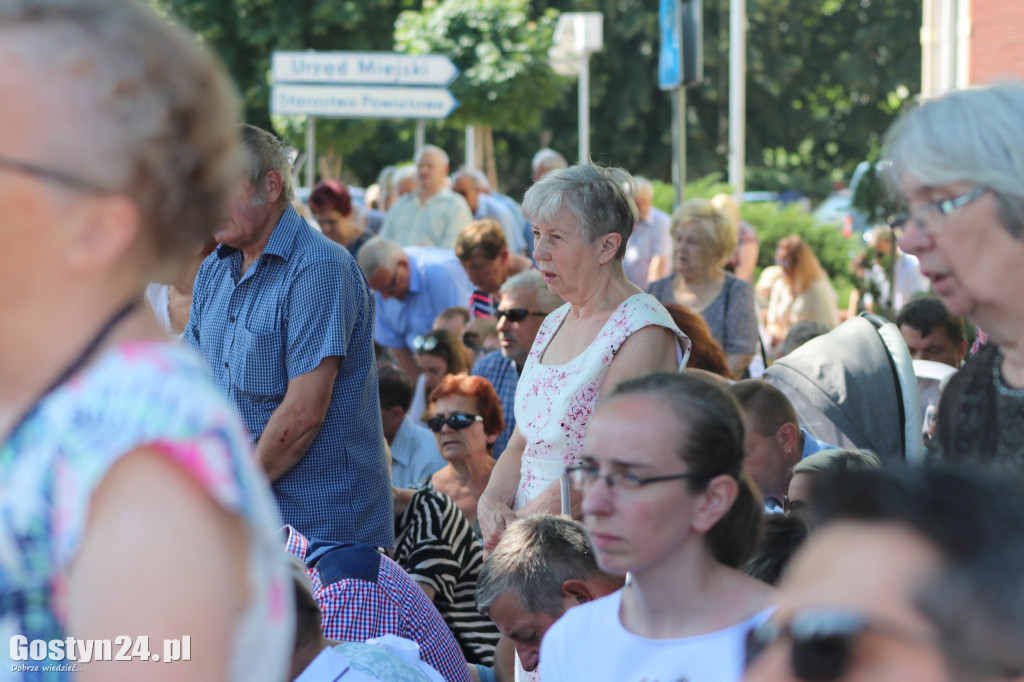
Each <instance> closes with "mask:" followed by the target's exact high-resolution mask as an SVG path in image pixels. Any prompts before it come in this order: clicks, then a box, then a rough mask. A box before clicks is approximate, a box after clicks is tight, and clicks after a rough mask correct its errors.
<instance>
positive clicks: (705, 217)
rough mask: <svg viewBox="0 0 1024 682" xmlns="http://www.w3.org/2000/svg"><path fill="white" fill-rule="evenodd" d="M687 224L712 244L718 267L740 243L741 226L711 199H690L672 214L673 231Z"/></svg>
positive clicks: (712, 254)
mask: <svg viewBox="0 0 1024 682" xmlns="http://www.w3.org/2000/svg"><path fill="white" fill-rule="evenodd" d="M686 223H693V224H694V225H697V226H698V227H699V228H700V231H701V232H702V233H703V234H704V236H705V238H707V240H708V242H709V243H710V244H711V257H712V258H713V259H714V262H715V264H716V265H723V264H724V263H725V262H726V261H727V260H729V256H730V255H731V254H732V252H733V250H735V249H736V245H737V244H738V243H739V224H738V223H737V222H736V219H735V218H733V216H732V214H731V213H729V212H728V211H727V210H723V209H720V208H717V207H716V206H715V205H714V203H713V202H712V201H711V200H710V199H690V200H688V201H684V202H683V203H681V204H680V205H679V208H677V209H676V210H675V212H674V213H673V214H672V221H671V223H670V225H671V228H670V229H671V231H672V235H673V237H674V236H675V233H676V230H677V229H678V228H680V227H681V226H683V225H685V224H686Z"/></svg>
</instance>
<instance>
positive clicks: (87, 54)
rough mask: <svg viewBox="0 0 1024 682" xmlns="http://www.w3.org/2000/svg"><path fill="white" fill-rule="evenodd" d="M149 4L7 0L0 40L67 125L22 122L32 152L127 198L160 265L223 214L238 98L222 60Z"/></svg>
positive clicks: (236, 163) (233, 162)
mask: <svg viewBox="0 0 1024 682" xmlns="http://www.w3.org/2000/svg"><path fill="white" fill-rule="evenodd" d="M148 4H149V3H141V2H130V1H128V0H77V1H76V2H68V1H66V0H22V1H18V0H15V1H14V2H11V1H9V0H8V1H6V2H3V3H0V45H3V50H4V52H8V53H10V52H14V53H16V54H19V55H20V56H21V57H22V59H23V60H24V62H25V63H26V64H28V65H29V66H28V68H29V69H31V70H32V71H34V72H35V73H36V74H38V79H37V81H36V85H35V86H34V90H35V91H36V92H37V93H39V94H38V96H39V97H40V102H41V104H42V106H46V107H48V108H50V109H51V110H52V111H56V112H59V114H60V115H61V116H63V121H64V122H65V123H66V125H56V126H49V127H46V128H45V129H44V128H43V126H41V125H40V126H34V127H32V129H29V130H25V131H23V134H25V135H27V136H29V139H33V140H35V141H36V142H37V146H36V148H37V149H38V150H39V152H40V154H41V156H42V158H40V159H34V160H36V161H38V162H40V163H49V164H52V165H55V166H59V168H60V170H63V171H64V172H66V173H69V174H73V175H77V176H80V177H82V178H85V179H88V181H89V182H91V183H92V184H94V185H96V186H98V187H101V188H103V189H105V190H109V191H111V192H113V193H117V194H121V195H124V196H127V197H129V198H130V199H131V200H132V201H133V202H134V203H135V205H136V206H137V208H138V210H139V214H140V221H139V222H140V224H141V227H142V230H143V231H144V233H145V235H146V238H147V239H148V240H149V241H150V242H151V248H152V250H153V252H154V254H156V258H154V264H155V263H156V261H157V260H160V261H168V260H170V261H172V262H173V261H174V260H177V259H179V258H183V257H185V256H187V255H189V254H191V253H193V252H194V251H195V250H196V248H197V246H198V245H199V244H201V243H202V242H203V241H204V240H205V239H207V238H208V237H209V235H210V233H211V231H212V229H213V228H214V226H216V225H217V224H218V222H219V221H220V220H221V217H222V215H223V211H224V206H225V204H226V202H227V199H228V197H229V195H230V193H231V191H232V190H233V188H234V185H235V183H236V182H237V180H238V173H239V170H240V169H241V157H240V153H239V146H238V135H237V125H238V121H239V118H238V115H239V111H240V103H239V99H238V95H237V93H236V92H235V90H234V87H233V85H232V83H231V80H230V78H229V77H228V75H227V73H226V71H225V70H224V69H223V67H222V66H221V65H220V64H219V62H218V61H217V60H216V59H215V58H214V57H213V56H212V55H211V54H210V53H208V52H207V51H206V50H204V49H202V48H201V47H200V46H199V45H197V43H196V41H195V40H194V39H193V38H192V37H191V36H190V35H188V34H187V33H186V32H185V31H184V30H182V29H180V28H179V27H177V26H176V25H174V24H172V23H171V22H169V21H167V20H166V19H164V18H162V17H160V16H159V15H157V14H156V13H155V12H154V11H152V10H151V9H150V8H149V7H148V6H147V5H148ZM47 157H49V158H47ZM58 160H59V163H58Z"/></svg>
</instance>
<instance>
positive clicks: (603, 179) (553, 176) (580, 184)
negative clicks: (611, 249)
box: [523, 163, 639, 260]
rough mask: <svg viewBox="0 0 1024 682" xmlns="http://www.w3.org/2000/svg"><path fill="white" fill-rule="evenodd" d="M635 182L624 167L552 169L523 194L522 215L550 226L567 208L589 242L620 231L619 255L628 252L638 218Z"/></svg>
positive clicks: (581, 166) (588, 166)
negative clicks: (628, 244)
mask: <svg viewBox="0 0 1024 682" xmlns="http://www.w3.org/2000/svg"><path fill="white" fill-rule="evenodd" d="M634 196H636V184H635V183H634V182H633V178H632V176H631V175H630V174H629V173H627V172H626V171H625V170H623V169H621V168H605V167H603V166H595V165H593V164H589V163H586V164H579V165H576V166H571V167H569V168H562V169H560V170H553V171H551V172H550V173H546V174H545V175H544V177H542V178H541V179H540V180H538V181H537V182H535V183H534V184H533V186H532V187H530V189H528V190H527V191H526V196H524V197H523V215H525V216H526V218H527V220H529V221H530V222H532V223H534V224H544V225H550V224H553V223H554V222H556V221H558V220H560V219H561V217H562V216H561V214H562V212H563V211H568V212H569V214H570V215H571V216H572V217H573V219H574V220H575V221H576V227H578V228H579V229H580V230H582V231H583V235H584V237H585V238H586V239H587V241H589V242H593V241H594V240H596V239H598V238H600V237H603V236H604V235H606V234H612V233H617V234H619V235H621V236H622V243H621V244H619V250H618V253H617V254H616V257H617V258H618V259H619V260H622V257H623V256H625V255H626V242H628V241H629V236H630V235H631V234H632V233H633V226H634V225H636V221H637V220H639V213H638V211H637V208H636V201H635V200H634V199H633V197H634Z"/></svg>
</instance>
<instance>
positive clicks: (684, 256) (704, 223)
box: [648, 199, 757, 377]
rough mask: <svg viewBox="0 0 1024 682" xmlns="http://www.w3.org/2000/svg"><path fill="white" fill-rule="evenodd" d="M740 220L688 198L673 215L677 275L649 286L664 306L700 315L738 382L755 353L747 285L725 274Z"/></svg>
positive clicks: (706, 202)
mask: <svg viewBox="0 0 1024 682" xmlns="http://www.w3.org/2000/svg"><path fill="white" fill-rule="evenodd" d="M736 230H737V226H736V220H735V219H734V218H733V217H732V215H731V214H730V213H728V212H727V211H724V210H721V209H718V208H716V207H715V206H714V204H713V203H712V202H711V201H709V200H708V199H690V200H689V201H686V202H683V204H682V205H680V206H679V208H678V209H676V211H675V213H673V214H672V222H671V234H672V256H673V261H674V265H675V272H674V273H673V274H671V275H669V276H668V277H665V278H664V279H659V280H657V281H655V282H652V283H651V286H650V288H649V289H648V291H649V292H650V293H651V294H652V295H653V296H654V297H655V298H657V299H658V300H659V301H661V302H662V303H676V304H678V305H681V306H683V307H685V308H689V309H690V310H692V311H693V312H695V313H700V314H701V316H703V318H704V321H705V322H707V323H708V327H709V328H710V329H711V336H713V337H714V339H715V341H717V342H718V343H719V344H720V345H721V346H722V350H724V351H725V361H726V363H727V364H728V365H729V371H730V372H731V373H732V375H733V376H734V377H742V376H743V374H744V372H746V371H747V367H748V366H749V365H750V361H751V360H752V359H753V358H754V353H756V352H757V313H756V312H755V310H754V290H753V288H752V287H751V286H750V283H749V282H745V281H743V280H742V279H740V278H738V277H736V276H735V275H733V274H732V273H731V272H726V270H725V264H726V262H727V261H728V260H729V256H730V254H732V252H733V250H734V249H735V248H736V240H737V236H736V234H737V232H736Z"/></svg>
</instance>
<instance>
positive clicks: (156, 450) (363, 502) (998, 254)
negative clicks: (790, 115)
mask: <svg viewBox="0 0 1024 682" xmlns="http://www.w3.org/2000/svg"><path fill="white" fill-rule="evenodd" d="M0 65H2V66H3V68H2V69H0V83H2V84H3V85H4V86H6V88H7V89H8V90H9V91H11V92H17V93H18V97H13V98H11V99H10V100H9V102H8V104H7V105H5V107H3V108H0V209H2V210H3V215H4V216H5V219H4V221H5V222H4V225H5V227H4V229H3V230H0V264H2V266H3V267H0V277H3V278H5V281H6V283H7V286H5V287H3V289H2V291H3V293H0V314H2V315H3V317H4V319H5V320H7V321H8V323H7V325H6V327H5V330H6V331H7V333H6V334H5V335H4V336H3V338H2V339H0V434H3V435H2V438H3V440H2V441H0V639H3V640H5V641H6V642H9V643H10V647H9V648H8V647H3V648H0V651H3V653H2V654H0V657H2V661H0V663H2V668H0V679H31V680H35V679H44V680H48V679H69V678H72V677H77V678H81V679H83V680H103V681H104V682H107V681H116V680H122V679H123V680H137V679H146V680H154V681H156V682H159V681H161V680H267V681H268V682H279V681H281V680H299V681H300V682H320V681H323V680H337V679H345V678H346V676H348V678H349V679H364V680H365V679H373V680H433V681H435V682H437V681H441V680H443V681H447V682H469V681H471V680H472V681H473V682H478V681H481V680H483V681H489V680H499V681H502V682H506V681H507V682H511V681H513V680H524V681H525V680H527V679H529V680H540V679H543V680H547V681H548V682H563V681H566V682H567V681H571V680H587V681H588V682H589V681H592V680H598V681H600V680H608V681H609V682H611V681H615V682H621V681H622V680H634V681H639V680H651V681H653V680H662V681H667V680H681V679H688V680H693V681H694V682H698V681H715V682H718V681H722V682H727V681H735V680H739V679H741V678H745V679H748V680H756V681H764V680H804V681H806V682H812V681H813V682H821V681H831V680H837V681H838V680H854V679H872V680H908V679H913V680H922V681H923V682H931V681H933V680H934V681H936V682H938V681H939V680H950V679H958V680H959V679H964V680H966V679H970V680H1013V679H1024V649H1022V647H1021V646H1020V643H1021V642H1022V641H1024V579H1022V578H1021V575H1024V498H1022V496H1021V495H1020V490H1021V480H1020V474H1021V473H1022V462H1024V449H1022V447H1021V442H1024V440H1022V439H1018V438H1016V436H1015V434H1016V433H1018V432H1020V431H1021V428H1022V426H1021V425H1022V424H1024V351H1022V349H1021V339H1024V334H1022V333H1021V332H1020V331H1019V330H1018V326H1020V325H1022V324H1024V303H1022V301H1021V298H1020V293H1019V292H1020V291H1022V290H1024V281H1022V286H1021V287H1018V286H1016V280H1017V279H1018V278H1024V274H1022V272H1024V270H1022V269H1021V268H1020V263H1021V262H1024V189H1022V188H1024V142H1022V141H1021V140H1022V139H1024V138H1021V136H1020V130H1021V129H1022V128H1024V84H1018V83H1012V82H1011V83H1004V84H999V85H993V86H987V87H980V88H976V89H972V90H963V91H956V92H952V93H949V94H947V95H945V96H943V97H941V98H937V99H935V100H931V101H927V102H922V103H919V104H917V105H916V106H914V107H912V108H910V109H908V111H907V112H905V113H904V114H903V115H901V117H900V118H899V120H898V121H897V123H896V124H895V125H894V126H893V128H892V129H891V130H890V131H889V133H888V136H887V138H886V147H885V153H886V157H885V158H886V159H888V164H889V166H888V168H887V172H886V175H887V178H888V180H889V183H890V185H891V190H892V192H893V194H894V196H897V197H900V198H901V199H902V200H903V202H904V203H905V204H906V206H907V215H906V216H905V217H904V218H903V219H902V220H900V221H898V222H899V224H900V225H901V228H900V230H901V231H900V232H898V233H897V232H892V231H889V230H888V229H886V230H883V231H880V232H878V233H876V234H875V236H874V240H873V247H872V248H873V249H875V255H874V256H872V258H869V259H866V260H863V261H861V262H860V264H859V266H860V267H862V269H863V271H864V273H865V277H866V280H865V281H868V280H870V282H869V283H870V286H867V287H866V290H870V291H869V292H868V293H870V294H871V295H870V296H866V297H864V299H862V300H860V301H859V302H857V303H856V305H863V306H864V307H866V308H867V309H868V310H869V311H872V310H873V311H874V312H875V313H882V314H889V315H890V316H891V318H892V321H893V324H892V325H891V329H892V330H896V331H895V332H894V334H895V335H890V336H888V337H887V338H886V343H887V344H888V347H889V348H891V353H892V355H893V358H894V359H893V366H894V367H895V366H896V365H898V364H911V365H913V366H914V367H915V368H920V371H921V376H922V378H924V377H926V376H927V377H933V376H939V375H941V376H942V377H944V378H943V380H942V383H941V385H940V386H939V389H938V390H936V391H935V393H934V395H932V394H931V393H926V392H925V391H924V389H923V388H922V389H921V391H920V395H919V396H915V397H916V398H920V399H919V400H911V401H909V404H910V405H918V404H919V405H920V407H921V408H922V411H923V413H924V415H925V416H926V417H927V419H926V420H925V422H924V433H923V434H922V436H921V437H923V438H926V439H927V443H928V450H927V457H926V458H925V461H924V463H907V462H905V461H904V459H905V452H903V451H879V452H871V451H868V450H863V449H855V448H852V447H850V446H849V443H848V442H845V440H844V442H841V443H840V442H832V439H831V438H830V437H829V436H828V434H832V433H836V431H835V430H832V431H829V432H828V434H826V433H825V432H822V431H819V430H816V429H817V423H818V422H816V421H814V420H811V419H809V415H808V414H807V413H806V412H805V411H804V410H805V407H804V403H803V402H802V401H800V400H798V399H796V398H797V397H796V396H793V395H792V394H787V392H786V390H784V389H785V387H784V386H781V385H776V382H774V381H773V380H772V377H771V376H770V375H769V376H768V377H767V379H766V378H765V377H761V376H759V372H760V371H761V370H763V368H764V365H765V364H766V363H768V364H770V362H771V361H772V359H773V357H775V356H779V355H782V356H785V355H787V354H789V353H792V354H793V357H797V355H798V354H801V353H804V351H802V350H801V345H800V344H801V343H803V342H804V341H806V340H807V339H808V338H812V337H815V336H819V337H820V338H819V339H817V340H816V341H814V349H815V352H816V353H818V357H821V358H822V359H821V360H820V361H819V362H820V363H821V364H820V369H821V370H822V371H823V372H825V371H831V370H833V369H835V368H834V367H830V365H829V363H830V362H837V360H835V359H834V358H830V357H829V352H828V350H829V344H830V343H834V342H835V341H834V338H832V337H831V335H830V330H831V329H833V328H835V327H837V325H839V324H840V319H841V316H840V314H839V313H840V311H839V309H838V301H837V296H836V292H835V290H834V289H832V286H831V284H830V282H829V279H828V276H827V274H826V273H825V271H824V269H823V268H822V266H821V264H820V263H819V262H818V259H817V258H816V256H815V253H814V249H813V246H812V245H811V244H809V243H808V242H807V241H805V240H804V239H803V238H801V237H800V236H797V235H791V236H787V237H785V238H784V239H782V240H780V241H779V242H778V244H777V245H774V247H775V264H774V265H772V266H771V267H766V268H764V269H763V270H762V271H761V273H760V276H759V277H758V278H757V279H755V275H757V274H758V273H757V262H756V261H757V253H758V238H757V234H756V226H752V225H750V224H748V223H745V222H743V221H742V220H741V218H740V215H739V207H738V206H737V205H736V203H735V201H734V200H732V198H731V197H725V196H719V197H715V198H713V199H709V200H705V199H691V200H689V201H686V202H683V203H682V204H681V205H680V206H679V207H678V208H677V209H676V210H675V211H674V212H673V213H672V214H671V215H669V214H667V213H665V212H662V211H660V210H659V209H657V208H656V207H655V206H653V198H654V197H653V189H652V185H651V183H650V182H649V181H648V180H645V179H643V178H634V177H632V176H631V175H630V174H629V173H628V172H626V171H625V170H622V169H617V168H606V167H601V166H598V165H593V164H578V165H569V164H568V163H566V161H565V159H564V157H562V156H561V155H560V154H559V153H558V152H556V151H554V150H552V149H543V150H541V151H540V152H538V153H537V155H536V156H535V157H534V160H533V177H532V178H531V179H532V183H533V184H532V185H531V186H530V188H529V189H528V190H527V191H526V193H525V196H524V197H523V198H522V202H521V203H520V202H518V201H516V200H515V199H514V198H511V197H508V196H505V195H503V194H500V193H499V192H498V191H496V190H495V188H494V187H493V184H492V182H491V181H490V180H489V179H488V178H487V177H486V176H485V175H483V174H481V173H479V172H476V171H473V170H457V171H455V172H454V173H453V172H452V169H451V168H450V161H449V158H448V156H447V154H446V153H445V152H444V150H442V149H440V148H438V147H434V146H424V147H423V148H422V149H420V150H418V151H417V153H416V157H415V160H414V164H413V165H411V166H400V167H389V168H388V169H385V171H383V172H382V173H381V175H380V177H379V178H378V185H377V187H376V188H375V192H371V193H370V194H369V196H371V197H375V199H373V201H372V202H371V203H368V204H367V205H365V206H361V205H359V204H358V203H357V202H356V201H355V200H354V198H353V196H352V193H351V191H350V190H349V188H348V187H347V186H346V185H345V183H343V182H341V181H340V180H337V179H328V180H324V181H323V182H321V183H320V184H319V185H317V186H316V187H314V188H312V191H311V193H310V196H309V203H308V206H306V205H302V204H300V203H298V202H296V201H295V191H294V188H293V186H292V178H293V174H292V167H291V158H292V157H291V150H290V149H289V148H288V147H287V145H285V144H284V143H283V142H282V141H281V140H280V139H279V138H277V137H276V136H275V135H273V134H272V133H270V132H269V131H266V130H262V129H260V128H258V127H255V126H252V125H246V124H242V123H241V122H240V121H239V120H238V111H239V102H238V97H237V94H236V93H235V91H234V88H233V87H232V85H231V83H230V81H229V79H228V78H227V76H226V73H225V71H224V69H223V68H222V67H221V66H220V65H219V63H218V62H217V60H216V59H215V58H214V57H213V56H211V55H210V54H209V53H207V52H206V51H205V50H204V49H203V48H202V47H201V46H200V45H199V44H198V43H196V42H195V41H194V40H193V39H192V37H190V36H189V35H187V33H186V32H184V31H183V30H182V29H180V28H178V27H176V26H174V25H173V24H171V23H169V22H168V21H167V20H166V18H164V17H162V16H160V15H158V14H157V13H156V12H154V11H153V10H152V9H150V8H149V6H148V5H145V4H142V3H138V2H135V1H134V0H81V1H79V2H75V3H68V2H64V1H62V0H34V1H33V2H31V3H0ZM307 216H308V217H307ZM314 218H315V222H314V221H313V219H314ZM886 259H888V261H886ZM886 262H888V264H889V265H888V267H886V266H885V265H883V264H884V263H886ZM876 266H877V267H876ZM925 289H930V290H931V292H930V293H928V292H925V291H922V290H925ZM922 294H923V295H922ZM851 324H852V323H851ZM974 327H977V332H976V333H975V337H976V343H975V346H976V348H974V349H972V350H971V351H970V352H969V351H968V342H969V330H971V329H973V328H974ZM982 330H983V331H982ZM900 339H902V341H901V340H900ZM805 354H806V353H805ZM885 361H886V367H885V369H886V370H888V369H889V365H888V362H889V358H888V357H886V359H885ZM936 367H940V368H942V371H941V372H937V370H936ZM769 374H770V373H769ZM922 386H924V384H922ZM878 390H887V389H886V388H885V387H878ZM911 390H913V388H911ZM926 398H927V400H926ZM926 402H927V403H928V404H927V405H926V404H925V403H926ZM910 417H911V418H912V419H913V418H916V415H913V414H912V415H910ZM900 418H901V419H902V418H903V416H901V417H900ZM863 426H864V428H865V429H866V430H871V429H872V428H880V425H877V424H870V423H868V424H864V425H863ZM913 435H914V434H911V436H913ZM911 436H908V437H911ZM883 450H884V449H883ZM183 637H184V638H187V640H185V641H187V642H188V645H187V649H186V651H187V653H186V655H180V654H182V653H183V652H182V651H181V649H180V644H181V642H182V641H183V640H182V638H183ZM146 638H148V639H146ZM125 639H131V640H132V641H131V642H129V644H133V645H134V646H131V647H129V649H128V650H130V652H131V655H128V656H118V657H110V656H106V657H105V656H102V655H96V656H93V655H91V654H89V655H86V654H85V653H84V652H85V647H86V646H88V647H89V651H90V652H91V651H92V650H93V649H92V647H93V646H94V645H95V646H96V647H97V648H96V651H97V652H102V651H103V650H104V644H103V643H104V642H106V645H105V646H106V649H108V650H109V649H110V647H111V645H110V643H111V642H115V643H116V646H115V651H116V649H117V646H120V644H121V643H122V641H123V640H125ZM168 642H177V643H178V644H179V649H178V655H176V656H175V658H177V659H179V660H167V659H168V655H167V652H168V651H171V650H173V647H171V648H170V649H169V648H168ZM147 647H148V650H147ZM121 653H124V650H122V652H121ZM58 654H59V655H58ZM158 655H160V656H163V657H164V661H163V662H160V663H156V662H155V661H156V660H158V659H157V656H158ZM150 659H152V660H150Z"/></svg>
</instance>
